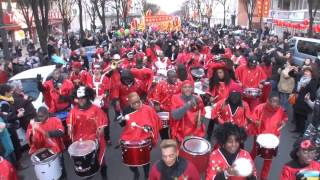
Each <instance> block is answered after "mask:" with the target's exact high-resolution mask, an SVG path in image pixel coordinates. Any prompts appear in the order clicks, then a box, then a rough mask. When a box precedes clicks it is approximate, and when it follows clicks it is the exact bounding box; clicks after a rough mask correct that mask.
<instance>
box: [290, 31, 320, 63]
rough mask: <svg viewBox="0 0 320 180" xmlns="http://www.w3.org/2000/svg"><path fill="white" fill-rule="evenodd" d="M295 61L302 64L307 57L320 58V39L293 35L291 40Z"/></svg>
mask: <svg viewBox="0 0 320 180" xmlns="http://www.w3.org/2000/svg"><path fill="white" fill-rule="evenodd" d="M289 48H290V52H291V53H292V56H293V62H294V63H295V64H296V65H299V66H301V65H302V64H303V62H304V60H305V59H307V58H309V59H313V60H314V59H316V58H318V59H319V58H320V39H312V38H303V37H293V38H291V39H290V40H289Z"/></svg>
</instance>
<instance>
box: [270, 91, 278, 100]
mask: <svg viewBox="0 0 320 180" xmlns="http://www.w3.org/2000/svg"><path fill="white" fill-rule="evenodd" d="M274 97H277V98H280V96H279V93H278V92H276V91H272V92H270V94H269V96H268V99H269V100H270V99H272V98H274Z"/></svg>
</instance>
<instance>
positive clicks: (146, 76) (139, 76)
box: [112, 68, 153, 108]
mask: <svg viewBox="0 0 320 180" xmlns="http://www.w3.org/2000/svg"><path fill="white" fill-rule="evenodd" d="M131 72H132V74H133V75H134V76H135V77H136V78H135V81H134V83H133V84H132V85H131V86H127V85H124V84H122V83H119V84H116V85H113V84H112V86H115V87H113V88H112V98H115V99H119V100H120V106H121V108H123V107H125V106H128V97H127V96H128V95H129V94H130V93H131V92H137V93H138V94H139V95H140V96H141V95H143V94H144V93H146V94H147V93H148V91H149V89H150V87H151V85H152V80H153V72H152V70H151V69H149V68H145V69H136V68H133V69H131Z"/></svg>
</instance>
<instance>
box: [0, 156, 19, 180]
mask: <svg viewBox="0 0 320 180" xmlns="http://www.w3.org/2000/svg"><path fill="white" fill-rule="evenodd" d="M0 179H1V180H18V176H17V172H16V170H15V169H14V167H13V166H12V164H10V162H9V161H7V160H5V159H4V158H3V157H1V156H0Z"/></svg>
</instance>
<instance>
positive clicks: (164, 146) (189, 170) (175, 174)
mask: <svg viewBox="0 0 320 180" xmlns="http://www.w3.org/2000/svg"><path fill="white" fill-rule="evenodd" d="M160 150H161V160H160V161H158V162H156V163H155V164H154V165H153V166H152V168H151V171H150V174H149V180H176V179H181V178H182V179H184V178H186V179H188V180H200V179H201V178H200V174H199V172H198V170H197V168H196V167H195V166H194V165H193V164H192V163H191V162H190V161H188V160H186V159H184V158H182V157H180V156H179V147H178V143H177V141H175V140H173V139H165V140H163V141H162V142H161V144H160Z"/></svg>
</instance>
